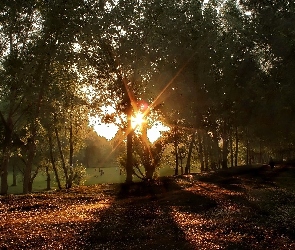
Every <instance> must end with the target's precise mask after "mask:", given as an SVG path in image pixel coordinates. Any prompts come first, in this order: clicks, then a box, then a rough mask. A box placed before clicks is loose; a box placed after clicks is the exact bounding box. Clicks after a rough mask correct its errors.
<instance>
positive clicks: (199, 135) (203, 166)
mask: <svg viewBox="0 0 295 250" xmlns="http://www.w3.org/2000/svg"><path fill="white" fill-rule="evenodd" d="M197 135H198V148H199V160H200V164H201V172H204V170H205V164H204V151H203V143H202V136H201V131H200V130H199V129H198V130H197Z"/></svg>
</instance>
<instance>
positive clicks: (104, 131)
mask: <svg viewBox="0 0 295 250" xmlns="http://www.w3.org/2000/svg"><path fill="white" fill-rule="evenodd" d="M93 129H94V131H95V132H96V133H97V134H98V135H99V136H102V137H105V138H106V139H107V140H112V139H113V138H114V137H115V135H116V134H117V132H118V130H119V127H118V126H117V125H115V124H114V123H110V124H105V123H101V124H94V125H93Z"/></svg>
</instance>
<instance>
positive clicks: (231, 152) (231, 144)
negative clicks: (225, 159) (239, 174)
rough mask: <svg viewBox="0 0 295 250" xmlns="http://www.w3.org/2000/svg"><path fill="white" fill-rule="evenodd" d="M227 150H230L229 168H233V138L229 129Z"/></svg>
mask: <svg viewBox="0 0 295 250" xmlns="http://www.w3.org/2000/svg"><path fill="white" fill-rule="evenodd" d="M229 149H230V166H231V167H234V151H233V138H232V130H231V129H230V133H229Z"/></svg>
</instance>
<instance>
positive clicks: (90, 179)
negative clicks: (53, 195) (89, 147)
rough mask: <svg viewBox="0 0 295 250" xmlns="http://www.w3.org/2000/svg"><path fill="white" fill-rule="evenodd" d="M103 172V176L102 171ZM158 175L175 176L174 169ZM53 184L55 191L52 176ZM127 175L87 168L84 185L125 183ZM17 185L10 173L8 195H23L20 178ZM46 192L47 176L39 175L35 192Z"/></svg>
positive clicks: (167, 168)
mask: <svg viewBox="0 0 295 250" xmlns="http://www.w3.org/2000/svg"><path fill="white" fill-rule="evenodd" d="M100 170H102V171H103V174H102V173H101V171H100ZM158 174H159V175H160V176H163V175H173V169H171V168H169V167H164V168H162V169H160V170H159V171H158ZM51 178H52V180H53V181H52V182H51V189H52V190H55V189H57V184H56V182H55V181H54V177H53V174H51ZM125 178H126V176H125V174H124V173H121V174H120V169H119V168H118V167H113V166H112V167H108V168H107V167H105V168H87V169H86V178H85V182H84V185H86V186H91V185H95V184H102V183H123V182H124V181H125ZM17 179H18V181H17V185H16V186H12V185H11V184H12V173H11V172H9V174H8V184H9V187H8V193H9V194H21V193H22V190H23V187H22V185H23V184H22V181H21V178H20V176H19V178H17ZM134 179H135V181H138V179H137V178H134ZM44 190H46V175H45V174H43V173H39V174H38V175H37V176H36V178H35V179H34V182H33V192H42V191H44Z"/></svg>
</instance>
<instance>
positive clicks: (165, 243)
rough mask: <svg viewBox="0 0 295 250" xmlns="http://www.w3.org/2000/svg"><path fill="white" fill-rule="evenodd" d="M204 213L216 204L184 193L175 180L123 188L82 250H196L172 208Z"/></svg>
mask: <svg viewBox="0 0 295 250" xmlns="http://www.w3.org/2000/svg"><path fill="white" fill-rule="evenodd" d="M175 206H177V208H178V209H179V210H182V211H190V212H195V213H201V212H203V211H206V210H208V209H209V208H211V207H214V206H216V204H215V203H214V202H213V201H212V200H210V199H209V198H207V197H204V196H202V195H197V194H193V193H191V192H188V191H185V190H183V189H181V187H180V186H179V185H177V183H175V181H174V180H172V179H169V178H167V179H165V178H164V179H162V180H161V181H160V182H154V183H137V184H132V185H130V186H128V187H127V186H126V185H122V186H121V187H120V189H119V190H118V196H117V197H116V200H115V202H114V203H113V204H112V205H111V206H110V207H109V208H108V209H107V210H105V211H103V212H102V213H97V214H94V216H97V217H99V222H97V223H93V224H92V225H90V229H89V231H87V232H83V233H82V235H83V242H84V243H83V246H81V249H184V250H185V249H195V247H193V246H192V245H191V243H190V242H188V241H187V240H186V237H185V233H184V232H183V231H182V229H181V228H180V227H179V225H178V224H177V223H176V222H175V221H174V219H173V217H172V215H171V209H172V207H175Z"/></svg>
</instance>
